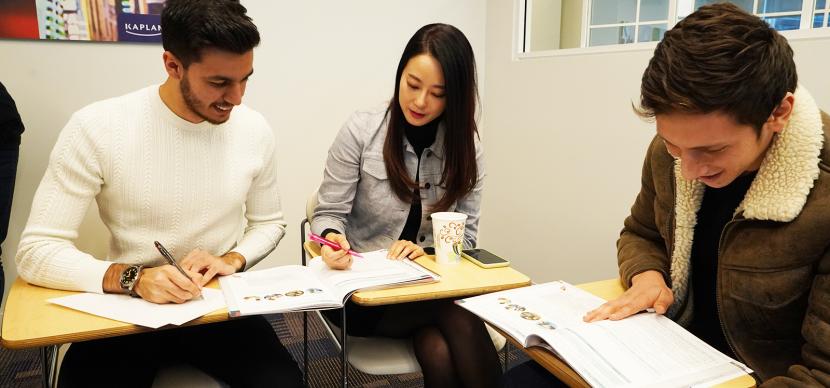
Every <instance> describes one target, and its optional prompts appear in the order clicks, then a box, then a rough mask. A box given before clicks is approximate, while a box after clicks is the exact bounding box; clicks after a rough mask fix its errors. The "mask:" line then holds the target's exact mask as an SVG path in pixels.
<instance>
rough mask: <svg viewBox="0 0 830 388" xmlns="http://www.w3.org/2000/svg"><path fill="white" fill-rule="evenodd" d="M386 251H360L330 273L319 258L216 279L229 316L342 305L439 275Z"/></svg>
mask: <svg viewBox="0 0 830 388" xmlns="http://www.w3.org/2000/svg"><path fill="white" fill-rule="evenodd" d="M386 254H387V251H386V250H380V251H374V252H367V253H362V255H363V257H362V258H357V257H356V258H355V259H354V260H353V261H352V266H351V268H350V269H347V270H334V269H330V268H329V267H328V266H326V264H325V263H324V262H323V259H322V258H321V257H319V256H317V257H315V258H313V259H311V260H310V261H309V262H308V265H307V266H301V265H286V266H281V267H274V268H269V269H264V270H259V271H249V272H244V273H238V274H233V275H229V276H223V277H221V278H220V279H219V282H220V284H221V285H222V292H223V293H224V294H225V301H226V302H227V304H228V313H229V314H230V315H231V316H232V317H235V316H242V315H251V314H267V313H278V312H285V311H302V310H315V309H326V308H338V307H343V305H344V303H345V301H346V298H347V297H349V296H350V295H351V294H352V293H353V292H355V291H357V290H366V289H373V288H384V287H391V286H397V285H404V284H414V283H427V282H434V281H437V280H438V275H435V274H433V273H432V272H430V271H428V270H426V269H425V268H423V267H421V266H420V265H418V264H416V263H415V262H412V261H410V260H406V259H405V260H389V259H387V258H386Z"/></svg>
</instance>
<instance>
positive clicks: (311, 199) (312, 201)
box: [305, 190, 318, 222]
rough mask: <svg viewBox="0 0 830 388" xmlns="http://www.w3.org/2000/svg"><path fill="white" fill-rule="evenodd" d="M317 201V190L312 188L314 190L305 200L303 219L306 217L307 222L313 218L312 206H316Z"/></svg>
mask: <svg viewBox="0 0 830 388" xmlns="http://www.w3.org/2000/svg"><path fill="white" fill-rule="evenodd" d="M317 203H318V200H317V190H314V192H313V193H311V195H309V196H308V199H307V200H306V201H305V219H307V220H308V222H311V219H312V218H314V208H316V207H317Z"/></svg>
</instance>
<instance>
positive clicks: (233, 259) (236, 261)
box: [221, 251, 247, 272]
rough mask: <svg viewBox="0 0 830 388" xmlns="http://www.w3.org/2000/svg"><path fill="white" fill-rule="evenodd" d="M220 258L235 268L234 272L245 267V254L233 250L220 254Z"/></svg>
mask: <svg viewBox="0 0 830 388" xmlns="http://www.w3.org/2000/svg"><path fill="white" fill-rule="evenodd" d="M221 259H222V260H224V261H225V263H228V264H229V265H232V266H233V267H234V268H236V272H239V271H241V270H243V269H244V268H245V263H247V261H246V260H245V256H242V255H241V254H239V253H237V252H233V251H231V252H228V253H226V254H224V255H222V257H221Z"/></svg>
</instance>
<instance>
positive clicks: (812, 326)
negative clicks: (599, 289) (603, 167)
mask: <svg viewBox="0 0 830 388" xmlns="http://www.w3.org/2000/svg"><path fill="white" fill-rule="evenodd" d="M637 111H638V113H639V114H640V115H641V116H643V117H650V118H654V119H655V121H656V126H657V136H655V138H654V140H653V141H652V143H651V145H650V146H649V149H648V153H647V155H646V160H645V164H644V166H643V174H642V188H641V189H640V193H639V195H638V196H637V199H636V201H635V202H634V206H633V207H632V209H631V215H630V216H629V217H628V218H627V219H626V220H625V226H624V228H623V231H622V233H621V235H620V239H619V241H618V243H617V247H618V260H619V267H620V277H621V280H622V282H623V285H624V286H625V287H626V288H627V291H626V292H625V293H624V294H623V295H622V296H621V297H620V298H619V299H617V300H613V301H611V302H608V303H606V304H604V305H602V306H601V307H599V308H598V309H596V310H594V311H592V312H590V313H588V315H586V317H585V319H586V320H588V321H595V320H601V319H613V320H617V319H623V318H625V317H627V316H629V315H631V314H634V313H636V312H638V311H641V310H644V309H646V308H654V309H655V310H656V311H657V312H658V313H665V314H666V315H667V316H669V317H671V318H672V319H674V320H676V321H677V322H678V323H680V324H682V325H683V326H685V327H686V328H687V329H689V330H690V331H691V332H692V333H694V334H695V335H697V336H698V337H700V338H701V339H703V340H704V341H706V342H707V343H709V344H710V345H712V346H713V347H715V348H717V349H718V350H720V351H721V352H723V353H725V354H727V355H729V356H731V357H734V358H736V359H738V360H740V361H742V362H744V363H746V364H747V365H748V366H749V367H750V368H752V369H753V370H755V372H756V375H757V378H758V379H759V380H760V381H759V383H761V385H762V386H764V387H766V386H830V146H828V143H827V138H828V135H829V134H830V116H828V115H827V114H824V113H822V112H820V111H819V109H818V107H817V106H816V103H815V101H813V99H812V97H811V96H810V94H809V93H808V92H807V90H806V89H805V88H804V87H802V86H799V85H798V82H797V76H796V69H795V63H794V62H793V53H792V50H791V49H790V47H789V45H788V44H787V41H786V40H785V39H784V38H783V37H782V36H781V35H779V34H778V33H777V32H776V31H775V30H773V29H772V28H770V27H769V26H768V25H767V24H766V23H765V22H764V21H762V20H760V19H759V18H757V17H755V16H752V15H749V14H747V13H745V12H743V11H741V10H740V9H738V8H737V7H735V6H733V5H731V4H716V5H712V6H706V7H702V8H700V9H699V10H698V11H697V12H695V13H693V14H691V15H689V16H688V17H686V18H685V19H684V20H683V21H681V22H680V23H678V24H677V26H676V27H675V28H673V29H672V30H671V31H668V32H667V33H666V36H665V38H664V39H663V40H662V41H661V42H660V43H659V44H658V45H657V48H656V50H655V52H654V57H653V58H652V59H651V61H650V62H649V65H648V68H647V69H646V71H645V73H644V74H643V81H642V93H641V101H640V107H639V108H637Z"/></svg>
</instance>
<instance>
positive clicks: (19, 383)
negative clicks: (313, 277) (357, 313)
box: [0, 313, 527, 388]
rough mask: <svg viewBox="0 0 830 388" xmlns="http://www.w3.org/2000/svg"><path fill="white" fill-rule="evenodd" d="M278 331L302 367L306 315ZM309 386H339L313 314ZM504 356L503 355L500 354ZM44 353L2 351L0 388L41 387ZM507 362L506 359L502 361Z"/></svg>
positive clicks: (409, 383)
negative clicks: (42, 357) (304, 318)
mask: <svg viewBox="0 0 830 388" xmlns="http://www.w3.org/2000/svg"><path fill="white" fill-rule="evenodd" d="M268 319H269V321H270V322H271V325H272V326H273V327H274V331H275V332H276V333H277V335H279V337H280V339H281V340H282V342H283V344H285V346H286V347H287V348H288V350H289V352H291V354H292V355H293V356H294V359H295V360H297V364H298V365H300V367H302V362H303V315H302V314H301V313H291V314H274V315H269V316H268ZM308 326H309V332H308V338H309V386H311V387H338V386H339V382H340V356H339V351H338V349H337V345H336V344H335V343H334V342H333V341H332V340H331V339H330V338H329V337H328V334H327V333H326V331H325V328H324V326H323V323H322V322H321V321H320V320H319V319H318V318H317V316H316V315H314V314H309V325H308ZM499 356H500V357H501V356H502V352H499ZM508 359H509V361H510V365H516V364H517V363H519V362H522V361H524V360H526V359H527V357H526V356H525V355H524V353H522V352H521V350H518V349H516V348H515V347H511V351H510V353H509V355H508ZM39 360H40V353H39V351H38V349H27V350H8V349H3V348H0V387H25V388H30V387H31V388H35V387H40V386H41V385H40V384H41V381H42V380H41V367H40V361H39ZM502 362H503V360H502ZM349 385H350V386H353V387H401V388H409V387H421V386H422V385H423V383H422V381H421V375H420V373H412V374H405V375H388V376H375V375H367V374H364V373H361V372H359V371H357V370H355V369H353V368H350V371H349Z"/></svg>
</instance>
